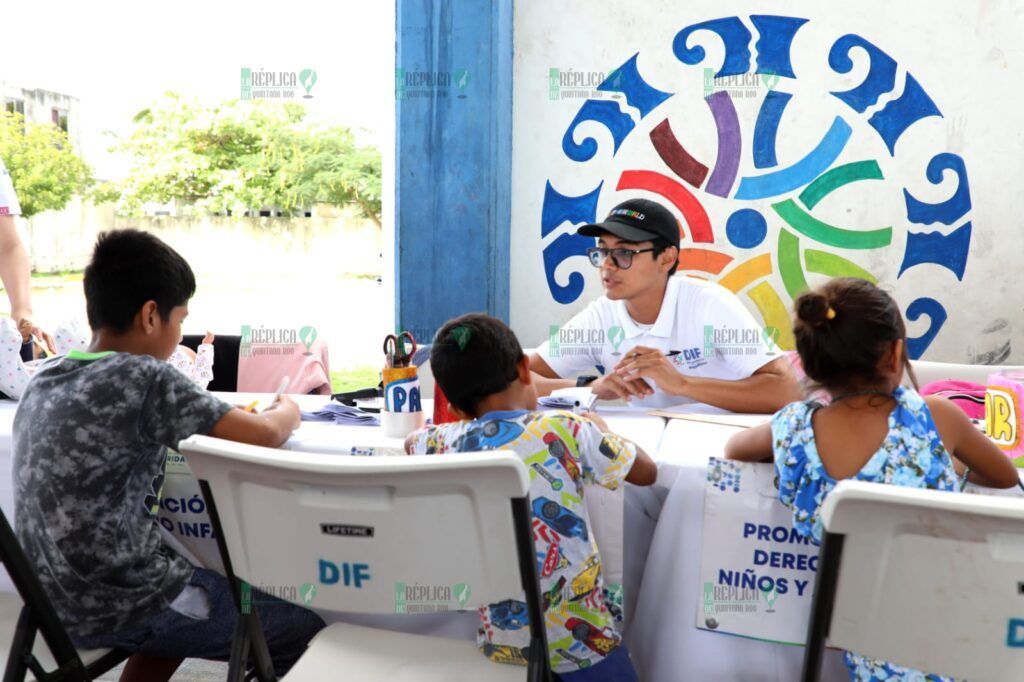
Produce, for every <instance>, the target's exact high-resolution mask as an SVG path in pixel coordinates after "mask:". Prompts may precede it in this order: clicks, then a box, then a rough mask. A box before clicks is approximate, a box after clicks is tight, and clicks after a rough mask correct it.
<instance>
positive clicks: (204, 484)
mask: <svg viewBox="0 0 1024 682" xmlns="http://www.w3.org/2000/svg"><path fill="white" fill-rule="evenodd" d="M179 450H180V451H181V453H182V454H184V455H185V456H186V457H187V458H188V461H189V465H190V466H191V467H192V472H193V473H194V474H195V476H196V478H197V479H199V485H200V488H201V490H202V491H203V495H204V496H205V498H206V504H207V509H208V511H209V513H210V519H211V522H212V523H213V525H214V530H215V533H216V535H217V542H218V545H219V548H220V552H221V557H222V559H223V562H224V567H225V572H226V574H227V577H228V579H229V580H230V581H231V583H232V584H233V585H234V587H235V589H234V592H235V595H234V596H235V603H236V604H237V605H238V606H239V613H240V614H242V613H243V609H242V602H241V590H242V586H241V583H240V580H245V581H247V582H248V583H249V584H250V585H252V586H254V587H256V588H257V589H258V588H260V587H261V586H278V587H279V588H284V587H288V588H298V587H299V586H302V585H305V584H307V583H311V584H314V585H315V587H316V593H315V601H313V602H312V604H311V605H313V606H315V607H316V608H317V609H325V610H332V611H347V612H356V613H381V614H383V613H395V612H396V611H397V610H398V609H396V606H397V598H396V588H397V587H398V585H399V584H401V583H404V584H407V585H419V586H424V587H427V588H428V589H429V588H435V587H437V586H454V585H460V586H462V587H463V589H465V587H466V586H468V588H469V592H470V594H469V596H470V600H469V601H467V602H465V603H464V604H462V603H461V602H460V605H463V606H464V607H465V608H467V609H470V608H475V607H476V606H478V605H483V604H487V603H493V602H499V601H502V600H505V599H508V598H510V597H514V596H515V595H517V594H519V593H520V592H522V591H524V590H525V592H526V605H527V613H528V615H529V625H530V637H531V640H530V642H531V643H530V646H529V666H528V667H527V668H523V667H520V666H513V665H503V664H499V663H494V662H492V661H490V660H488V659H487V658H486V657H484V655H483V654H481V653H480V652H479V651H478V650H477V648H476V646H475V643H473V642H470V641H460V640H452V639H445V638H440V637H426V636H422V635H409V634H404V633H397V632H391V631H386V630H380V629H374V628H366V627H359V626H355V625H349V624H342V623H336V624H333V625H331V626H329V627H327V628H326V629H325V630H323V631H322V632H320V633H319V634H318V635H317V636H316V637H315V638H314V639H313V641H312V642H311V644H310V646H309V648H308V649H307V651H306V653H305V654H304V655H303V656H302V658H300V659H299V661H298V663H296V664H295V666H294V667H293V668H292V671H291V672H290V673H289V675H288V678H289V679H296V680H302V681H303V682H305V681H307V680H335V679H338V678H339V677H341V676H343V677H345V678H347V679H353V680H360V682H370V681H371V680H387V681H388V682H394V681H395V680H416V681H417V682H421V681H429V680H439V681H440V680H444V681H445V682H454V681H457V680H523V679H528V680H531V681H547V680H550V679H551V672H550V668H549V662H548V656H547V642H546V637H545V630H544V617H543V614H542V612H541V598H540V590H539V587H538V583H537V566H536V559H535V551H534V545H533V535H532V531H531V514H530V509H529V498H528V489H529V475H528V473H527V471H526V467H525V466H524V465H523V463H522V461H521V460H520V459H519V458H518V457H516V456H514V455H512V454H511V453H506V452H487V453H472V454H461V455H445V456H443V457H436V456H434V457H432V456H409V457H366V458H364V457H343V456H338V455H324V454H313V453H301V452H282V451H280V450H271V449H267V448H259V447H254V446H249V445H243V444H239V443H233V442H229V441H223V440H218V439H214V438H208V437H203V436H194V437H192V438H189V439H188V440H185V441H182V442H181V444H180V445H179ZM324 562H327V563H326V564H325V563H324ZM324 566H328V567H333V568H329V570H328V574H327V575H325V574H324V573H322V571H324V570H325V569H324ZM307 591H308V587H307ZM297 592H298V590H292V589H283V590H282V589H278V595H277V596H282V597H284V598H287V599H289V600H290V601H294V602H295V603H301V599H300V595H298V594H297ZM249 611H250V612H249V613H248V614H246V615H245V616H244V617H243V618H240V620H239V623H240V625H239V627H238V628H237V629H236V642H235V651H234V653H233V656H232V661H231V664H230V665H229V679H241V677H242V674H243V669H244V668H245V667H246V665H247V662H248V659H249V655H248V651H247V650H248V647H249V642H250V640H251V644H252V646H253V647H254V654H255V659H256V663H257V665H256V667H257V672H258V676H260V677H261V679H274V676H273V670H272V668H271V665H270V661H269V657H268V655H267V647H266V642H265V640H264V639H263V634H262V631H261V630H260V629H259V625H258V619H257V618H256V611H255V609H250V610H249Z"/></svg>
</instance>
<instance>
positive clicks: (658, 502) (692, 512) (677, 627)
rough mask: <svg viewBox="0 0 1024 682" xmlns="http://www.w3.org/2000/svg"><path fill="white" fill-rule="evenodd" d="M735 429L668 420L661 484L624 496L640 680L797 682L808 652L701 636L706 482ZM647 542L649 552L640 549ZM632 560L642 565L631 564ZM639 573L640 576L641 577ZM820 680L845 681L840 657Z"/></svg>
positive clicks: (831, 659) (630, 639) (630, 637)
mask: <svg viewBox="0 0 1024 682" xmlns="http://www.w3.org/2000/svg"><path fill="white" fill-rule="evenodd" d="M735 431H736V429H735V428H733V427H728V426H719V425H716V424H704V423H698V422H691V421H682V420H669V423H668V426H667V427H666V429H665V432H664V435H663V436H662V439H661V444H660V447H659V448H658V450H657V453H656V455H655V460H656V461H657V462H658V483H657V485H656V486H655V487H654V488H653V489H649V490H643V489H639V488H632V489H631V490H630V491H629V492H630V494H629V495H627V498H626V502H627V512H626V527H627V538H629V539H633V540H634V541H635V543H636V546H635V547H630V545H629V543H627V555H626V556H627V562H626V576H625V582H626V585H631V584H632V585H638V586H639V588H638V594H636V595H635V596H634V600H635V603H634V604H633V609H632V611H630V609H629V597H630V594H629V592H627V593H626V599H627V602H626V603H627V614H629V615H631V618H630V619H629V620H628V621H627V624H626V643H627V645H628V646H629V650H630V653H631V654H632V657H633V661H634V663H635V665H636V667H637V670H638V671H639V673H640V676H641V679H642V680H646V681H647V682H675V681H676V680H723V681H725V680H728V681H729V682H792V681H793V680H798V679H800V668H801V664H802V662H803V648H802V647H792V646H785V645H782V644H772V643H769V642H761V641H757V640H751V639H743V638H740V637H733V636H730V635H726V634H721V633H715V632H708V631H705V630H698V629H697V628H696V627H695V626H694V621H695V619H696V612H697V604H698V600H699V597H700V594H701V586H700V578H699V571H700V547H701V531H702V527H703V515H704V483H705V479H706V473H707V461H708V458H709V457H712V456H721V453H722V450H723V447H724V445H725V442H726V441H727V440H728V439H729V437H730V436H731V435H732V434H733V433H735ZM648 538H649V547H644V546H643V543H644V542H645V541H646V540H647V539H648ZM634 554H636V555H639V556H641V557H642V559H643V560H642V561H637V562H634V563H632V564H631V562H630V561H629V557H631V556H633V555H634ZM638 573H639V574H640V575H639V576H638V575H637V574H638ZM822 679H823V680H826V681H829V682H840V681H845V680H848V679H849V678H848V676H847V674H846V670H845V668H844V666H843V663H842V658H841V656H840V655H839V654H838V653H837V652H834V651H830V652H828V654H827V656H826V659H825V664H824V667H823V672H822Z"/></svg>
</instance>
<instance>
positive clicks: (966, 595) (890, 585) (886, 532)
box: [809, 481, 1024, 680]
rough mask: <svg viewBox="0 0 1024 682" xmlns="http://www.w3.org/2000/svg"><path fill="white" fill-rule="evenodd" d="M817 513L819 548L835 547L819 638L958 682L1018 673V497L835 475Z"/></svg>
mask: <svg viewBox="0 0 1024 682" xmlns="http://www.w3.org/2000/svg"><path fill="white" fill-rule="evenodd" d="M822 520H823V523H824V526H825V531H826V534H825V542H824V543H823V557H824V556H825V555H826V554H827V551H826V550H827V547H828V545H829V544H830V543H831V545H832V547H833V548H834V547H836V546H837V545H838V546H839V547H841V550H840V551H839V552H838V553H837V556H838V575H837V577H836V581H835V587H834V599H833V600H832V610H831V617H830V618H829V619H828V620H827V621H826V622H827V625H826V628H827V634H828V645H829V646H835V647H839V648H842V649H847V650H852V651H856V652H857V653H859V654H863V655H865V656H869V657H872V658H877V659H881V660H886V661H890V662H893V663H896V664H899V665H904V666H907V667H911V668H915V669H917V670H922V671H924V672H930V673H936V674H939V675H949V676H953V677H956V678H961V679H962V678H968V679H971V680H1009V679H1019V678H1020V676H1021V671H1022V670H1024V504H1022V503H1021V501H1020V500H1019V499H1013V498H1005V497H994V496H984V495H959V494H955V493H949V492H940V491H934V490H921V489H914V488H902V487H897V486H891V485H883V484H877V483H865V482H861V481H842V482H840V483H839V485H838V486H836V488H835V490H833V491H832V493H831V494H830V495H829V496H828V497H827V498H826V500H825V503H824V505H823V507H822ZM838 538H841V540H840V541H839V542H838V543H837V542H836V540H837V539H838ZM828 571H829V568H828V567H826V566H824V565H821V567H820V568H819V574H818V575H819V581H820V580H822V577H823V574H827V573H828ZM827 582H828V580H827V578H826V583H827ZM826 589H827V588H826ZM827 597H828V595H823V594H817V593H816V594H815V608H816V609H817V606H818V603H817V602H818V600H819V598H822V599H827ZM812 620H813V614H812ZM812 627H813V623H812ZM809 648H810V647H809Z"/></svg>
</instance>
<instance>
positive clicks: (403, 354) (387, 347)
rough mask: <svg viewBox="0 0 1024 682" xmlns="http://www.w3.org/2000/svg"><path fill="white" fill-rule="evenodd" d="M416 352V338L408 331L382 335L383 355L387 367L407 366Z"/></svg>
mask: <svg viewBox="0 0 1024 682" xmlns="http://www.w3.org/2000/svg"><path fill="white" fill-rule="evenodd" d="M414 353H416V339H414V338H413V336H412V334H410V333H409V332H402V333H401V334H398V335H397V336H396V335H395V334H388V335H387V336H385V337H384V356H385V358H386V364H387V366H388V367H408V366H409V360H411V359H412V356H413V354H414Z"/></svg>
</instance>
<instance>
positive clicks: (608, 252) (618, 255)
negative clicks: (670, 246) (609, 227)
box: [587, 246, 657, 270]
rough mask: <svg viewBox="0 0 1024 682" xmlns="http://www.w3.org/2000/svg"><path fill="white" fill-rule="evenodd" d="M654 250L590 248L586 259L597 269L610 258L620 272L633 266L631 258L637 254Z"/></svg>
mask: <svg viewBox="0 0 1024 682" xmlns="http://www.w3.org/2000/svg"><path fill="white" fill-rule="evenodd" d="M656 250H657V249H655V248H654V247H653V246H652V247H651V248H648V249H606V248H604V247H602V246H592V247H590V248H589V249H587V258H589V259H590V264H591V265H593V266H594V267H595V268H599V267H601V266H602V265H603V264H604V261H605V259H606V258H607V257H608V256H611V257H612V262H613V263H615V267H617V268H619V269H620V270H629V268H630V266H631V265H633V256H635V255H636V254H638V253H647V252H648V251H656Z"/></svg>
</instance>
